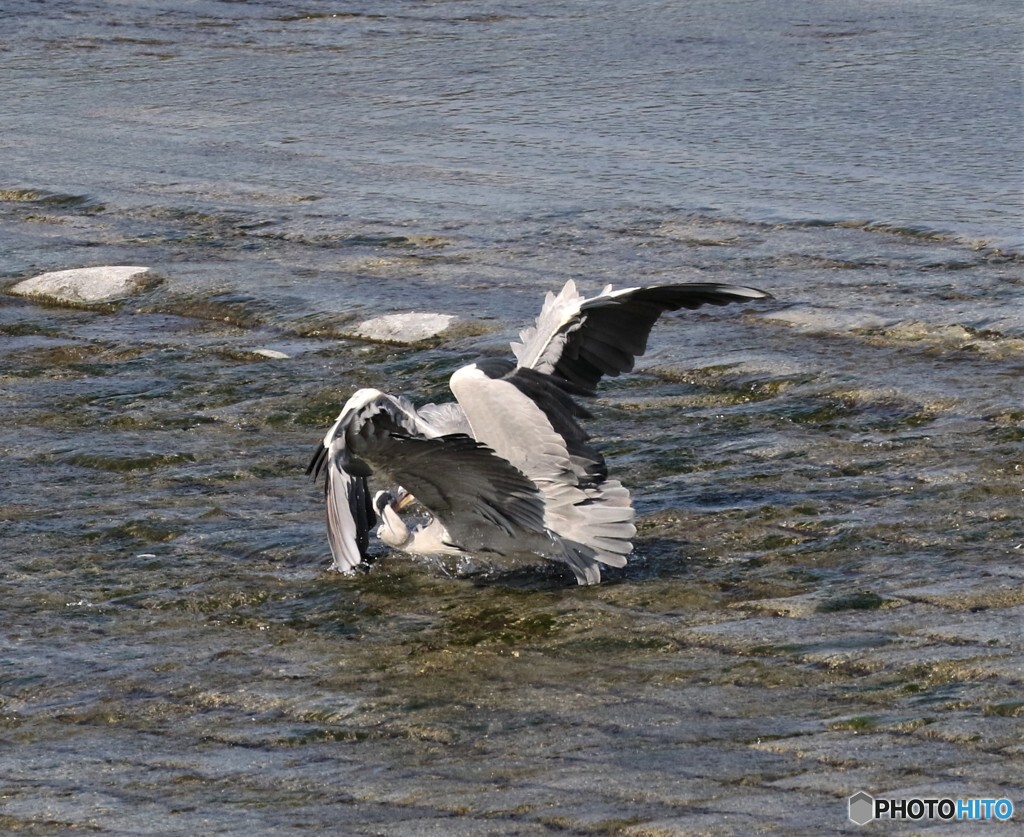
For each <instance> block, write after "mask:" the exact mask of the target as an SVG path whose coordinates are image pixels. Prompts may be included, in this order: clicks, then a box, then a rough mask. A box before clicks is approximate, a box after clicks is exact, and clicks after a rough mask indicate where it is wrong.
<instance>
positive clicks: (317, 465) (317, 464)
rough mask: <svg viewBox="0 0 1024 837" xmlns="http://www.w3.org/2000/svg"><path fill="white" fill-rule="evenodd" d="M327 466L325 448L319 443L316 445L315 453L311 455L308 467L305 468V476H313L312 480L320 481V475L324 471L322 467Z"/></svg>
mask: <svg viewBox="0 0 1024 837" xmlns="http://www.w3.org/2000/svg"><path fill="white" fill-rule="evenodd" d="M326 464H327V448H326V446H325V445H324V444H323V442H321V443H320V444H319V445H317V448H316V451H315V452H314V453H313V458H312V459H311V460H309V465H307V466H306V476H307V477H308V476H309V475H310V474H312V476H313V480H314V481H316V480H318V479H320V474H321V472H322V471H323V469H324V465H326Z"/></svg>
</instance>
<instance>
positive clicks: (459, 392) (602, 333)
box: [308, 281, 770, 584]
mask: <svg viewBox="0 0 1024 837" xmlns="http://www.w3.org/2000/svg"><path fill="white" fill-rule="evenodd" d="M769 298H770V294H767V293H765V292H764V291H759V290H757V289H755V288H744V287H739V286H736V285H723V284H710V283H704V284H680V285H662V286H658V287H650V288H627V289H624V290H618V291H615V290H612V288H611V286H608V287H607V288H605V289H604V290H603V291H602V292H601V293H600V294H598V295H597V296H595V297H591V298H589V299H588V298H585V297H583V296H581V295H580V294H579V293H578V292H577V290H576V285H575V283H574V282H572V281H569V282H567V283H566V284H565V287H564V288H562V290H561V292H560V293H559V294H558V295H557V296H556V295H554V294H551V293H549V294H548V295H547V297H546V299H545V301H544V306H543V308H542V309H541V312H540V316H538V318H537V321H536V323H535V325H534V326H533V327H531V328H528V329H526V330H525V331H523V332H521V333H520V335H519V338H520V341H521V342H518V343H513V344H512V352H513V354H514V356H515V360H514V361H513V360H512V359H508V360H504V359H498V358H488V359H485V360H481V361H478V362H476V363H473V364H469V365H468V366H464V367H462V368H461V369H459V370H457V371H456V372H455V374H454V375H452V377H451V380H450V387H451V391H452V393H453V394H454V396H455V399H456V401H455V402H452V403H447V404H428V405H426V406H423V407H420V408H418V409H417V408H416V407H415V406H414V405H413V404H412V402H411V401H409V400H408V399H407V398H404V397H402V396H393V395H388V394H386V393H383V392H381V391H379V390H375V389H361V390H359V391H358V392H356V393H355V394H354V395H353V396H352V397H351V398H350V399H349V400H348V402H347V403H346V404H345V406H344V408H343V409H342V411H341V415H340V416H338V419H337V421H336V422H335V423H334V425H333V426H332V427H331V429H330V430H329V431H328V432H327V435H326V436H325V437H324V440H323V443H322V444H321V445H320V446H318V448H317V451H316V453H315V455H314V456H313V460H312V462H310V465H309V469H308V472H309V473H313V474H314V476H315V477H316V476H319V475H320V473H321V472H326V477H325V482H326V485H325V491H326V499H327V533H328V540H329V543H330V546H331V552H332V554H333V556H334V563H333V567H334V568H335V569H337V570H340V571H342V572H350V571H352V570H353V569H354V568H355V567H356V566H357V565H359V564H360V563H361V562H362V561H363V559H364V558H365V557H366V555H367V550H368V547H369V537H370V532H371V529H373V527H374V526H375V525H376V523H377V519H378V517H379V519H380V526H379V528H378V529H377V536H378V538H379V539H380V540H381V541H382V542H384V543H385V544H387V545H389V546H392V547H394V548H397V549H400V550H403V551H406V552H410V553H413V554H419V555H439V554H456V555H458V554H473V555H481V556H486V555H488V554H490V555H497V556H502V555H514V554H521V553H533V554H536V555H540V556H543V557H545V558H548V559H552V560H556V561H562V562H564V563H566V564H568V565H569V567H570V569H572V571H573V574H574V575H575V576H576V581H577V582H578V583H579V584H596V583H598V582H599V581H600V580H601V565H602V564H604V565H606V566H611V567H622V566H625V564H626V558H627V556H628V555H629V554H630V552H632V550H633V544H632V538H633V536H634V535H635V534H636V527H635V526H634V523H633V519H634V511H633V506H632V503H631V502H630V496H629V492H628V491H627V490H626V488H625V487H624V486H623V485H622V484H621V483H620V482H619V481H618V480H615V479H610V478H609V477H608V469H607V466H606V464H605V461H604V457H603V456H602V455H601V454H600V453H599V452H598V451H597V450H596V449H595V448H594V447H592V446H591V445H590V443H589V438H590V437H589V435H588V434H587V432H586V431H585V430H584V429H583V428H582V427H581V426H580V423H579V419H582V418H587V417H588V416H589V413H588V412H587V411H586V410H585V409H584V408H583V406H582V405H581V404H580V403H579V402H578V401H577V400H576V397H592V396H594V395H596V393H597V385H598V383H599V382H600V380H601V378H602V377H603V376H604V375H613V376H614V375H620V374H621V373H623V372H629V371H631V370H632V369H633V364H634V361H635V359H636V358H637V357H638V356H640V355H642V354H643V353H644V352H645V351H646V350H647V338H648V335H649V334H650V331H651V328H652V327H653V326H654V323H655V322H656V321H657V320H658V318H659V317H660V316H661V315H662V314H663V313H664V312H666V311H677V310H679V309H681V308H690V309H694V308H699V307H701V306H702V305H706V304H709V305H727V304H729V303H732V302H749V301H753V300H758V299H769ZM378 472H383V473H385V474H387V475H388V476H389V477H390V479H392V480H393V481H394V483H395V484H397V485H398V486H400V488H399V489H398V490H397V491H396V492H387V491H382V492H378V494H377V495H376V496H371V494H370V490H369V485H368V477H370V476H371V475H372V474H374V473H378ZM413 499H415V500H416V501H417V502H418V503H419V504H420V505H422V506H423V507H424V508H425V509H426V510H427V511H428V512H429V513H430V515H431V517H430V520H429V522H428V523H426V524H424V525H420V526H416V527H414V528H412V529H410V528H409V527H408V525H407V524H406V523H405V521H404V520H403V519H402V516H401V514H400V512H401V511H402V510H403V509H404V508H405V506H406V505H407V504H408V503H409V502H411V501H412V500H413Z"/></svg>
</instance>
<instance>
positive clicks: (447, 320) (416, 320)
mask: <svg viewBox="0 0 1024 837" xmlns="http://www.w3.org/2000/svg"><path fill="white" fill-rule="evenodd" d="M454 320H455V317H454V316H453V315H452V314H434V313H431V312H428V311H422V312H421V311H410V312H407V313H404V314H386V315H384V316H383V317H374V318H373V319H370V320H365V321H363V322H361V323H360V324H359V325H357V326H356V327H355V329H354V330H353V332H352V333H353V335H354V336H356V337H362V338H363V339H365V340H381V341H384V342H387V343H416V342H418V341H420V340H426V339H428V338H430V337H436V336H437V335H438V334H440V333H441V332H443V331H444V330H445V329H447V328H448V326H450V325H451V324H452V322H453V321H454Z"/></svg>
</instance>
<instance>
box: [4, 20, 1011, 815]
mask: <svg viewBox="0 0 1024 837" xmlns="http://www.w3.org/2000/svg"><path fill="white" fill-rule="evenodd" d="M1016 11H1017V10H1016V9H1015V8H1014V4H1011V3H1008V2H1007V3H1002V2H990V3H956V4H929V3H918V2H902V0H901V2H893V3H885V4H875V3H868V4H865V3H862V2H861V3H847V2H834V0H833V1H831V2H826V3H821V4H814V5H813V6H810V5H808V4H804V3H774V2H773V3H769V2H754V3H742V4H736V3H717V2H716V3H709V2H694V3H685V4H683V3H668V2H651V3H644V4H629V5H628V6H627V5H626V4H618V3H610V2H609V3H605V2H595V3H585V4H584V3H564V4H539V3H535V2H532V0H520V2H496V1H495V2H485V0H465V2H455V1H454V0H453V1H452V2H398V0H393V2H385V3H375V4H358V3H321V4H301V3H297V2H290V0H281V1H280V2H253V3H244V4H243V3H232V2H220V3H218V2H185V0H164V2H155V0H154V2H139V3H113V2H111V3H103V2H97V0H69V2H60V3H54V4H48V5H46V6H45V7H44V6H42V5H41V4H37V3H31V2H27V0H15V2H12V3H7V4H5V8H4V10H3V11H0V31H2V32H3V35H4V37H3V46H2V47H0V122H2V124H3V125H4V129H3V132H2V133H0V287H2V288H3V289H6V290H9V289H10V288H11V287H12V286H13V285H14V284H15V283H16V282H18V281H20V280H22V279H25V278H27V277H30V276H32V275H35V274H37V273H41V272H43V271H48V270H58V269H64V268H74V267H86V266H92V265H103V264H124V265H145V266H149V267H151V269H152V270H151V273H150V277H151V281H148V282H147V283H146V286H145V287H144V288H143V289H141V290H140V292H139V293H138V294H137V295H135V296H133V297H132V298H130V299H128V300H125V301H123V302H121V303H117V304H110V305H99V306H93V307H72V306H67V305H54V304H48V303H45V302H43V301H39V300H30V299H26V298H24V297H20V296H15V295H13V294H11V293H7V292H6V290H5V292H3V293H0V452H2V455H3V474H2V477H0V559H2V565H0V642H2V653H0V830H2V831H9V832H14V833H28V834H62V833H66V832H69V831H71V830H74V831H75V832H76V833H77V832H79V831H82V832H92V833H101V834H102V833H123V834H147V833H151V834H243V833H244V834H253V833H256V834H292V833H295V834H298V833H327V832H330V833H339V834H408V835H422V834H445V835H453V834H467V835H470V834H503V835H504V834H541V833H548V832H562V833H574V834H575V833H579V834H633V835H662V834H665V835H667V834H750V833H760V832H765V833H785V834H799V833H806V834H820V833H826V832H829V831H837V830H843V829H845V828H850V829H854V828H855V826H853V825H852V824H851V823H850V822H849V821H848V820H847V808H846V798H847V797H848V796H849V795H851V794H852V793H854V792H855V791H858V790H865V791H868V792H869V793H872V794H874V795H885V796H892V797H912V796H950V797H953V798H958V797H994V798H999V797H1005V798H1009V799H1011V800H1013V801H1014V803H1015V804H1016V805H1017V814H1016V819H1017V820H1020V818H1021V817H1022V816H1024V785H1022V782H1021V778H1020V777H1021V775H1022V774H1024V724H1022V720H1021V719H1022V718H1024V701H1022V698H1021V694H1022V685H1024V629H1022V627H1021V625H1022V619H1024V566H1022V563H1021V561H1022V558H1024V493H1022V491H1024V381H1022V373H1024V270H1022V262H1024V258H1022V250H1024V235H1022V207H1021V197H1020V195H1021V166H1022V159H1024V157H1022V133H1021V129H1020V107H1021V101H1020V88H1019V44H1020V39H1021V24H1020V21H1019V14H1016ZM569 278H573V279H576V280H577V282H579V284H580V285H581V287H582V288H583V289H584V290H586V291H590V292H593V291H596V290H598V289H599V288H600V287H601V286H602V285H603V284H605V283H608V282H611V283H614V284H616V285H627V286H628V285H633V284H655V283H664V282H673V281H728V282H736V283H739V284H746V285H753V286H756V287H760V288H764V289H766V290H769V291H771V292H772V293H773V294H774V295H775V300H774V301H772V302H769V303H765V304H758V305H749V306H732V307H728V308H723V309H715V310H707V311H706V310H701V311H697V312H684V313H682V314H680V315H677V316H676V315H672V316H667V317H665V318H664V319H663V321H662V322H660V323H659V324H658V325H657V326H656V328H655V330H654V332H653V334H652V338H651V345H650V350H649V352H648V354H647V355H646V356H645V358H644V359H643V360H642V361H641V362H640V364H639V367H638V371H637V372H636V373H635V374H633V375H630V376H623V377H622V378H620V379H614V380H609V381H606V382H605V385H604V386H603V388H602V391H601V394H600V397H599V398H598V399H597V401H596V403H595V404H594V405H593V412H594V414H595V416H594V418H593V420H591V421H590V422H589V423H588V429H589V430H590V431H591V432H592V434H593V436H594V438H595V440H596V441H597V442H598V444H599V446H600V447H601V449H602V450H603V451H604V452H605V454H606V456H607V458H608V461H609V464H610V467H611V469H612V470H613V472H614V473H615V475H616V476H617V477H619V478H620V479H622V481H623V482H624V483H626V484H627V485H628V486H629V487H630V488H631V489H632V490H633V491H634V493H635V503H636V506H637V510H638V515H639V530H640V531H639V534H638V537H637V548H636V552H635V554H634V556H633V557H632V558H631V561H630V563H629V566H628V567H626V568H625V569H624V570H612V571H608V572H606V573H605V577H606V580H605V583H603V584H602V585H600V586H598V587H594V588H586V589H584V588H577V587H576V586H575V585H574V584H573V583H572V578H571V574H570V573H569V572H568V571H567V570H565V569H564V568H562V567H559V566H556V565H538V566H535V567H515V568H510V567H501V566H495V565H493V564H486V563H483V562H481V563H475V562H462V563H454V564H453V563H444V562H416V561H413V560H410V559H408V558H405V557H402V556H398V555H389V554H387V553H386V552H385V551H384V550H383V549H378V548H376V547H375V552H377V553H378V559H377V560H376V562H375V563H374V564H373V566H372V567H371V568H370V569H369V570H368V571H367V572H364V573H360V574H358V575H357V576H355V577H351V578H348V577H342V576H339V575H337V574H334V573H331V572H328V571H327V566H328V564H329V554H328V549H327V543H326V538H325V533H324V523H323V510H322V489H320V488H319V487H318V486H316V485H314V484H313V483H312V482H310V481H309V480H308V479H307V478H306V477H305V476H304V474H303V471H304V468H305V466H306V464H307V462H308V460H309V457H310V455H311V453H312V449H313V446H314V445H315V444H316V443H317V442H318V440H319V439H320V438H321V436H322V434H323V432H324V430H325V429H326V428H327V427H328V426H329V424H330V422H331V421H332V420H333V418H334V417H335V415H336V414H337V412H338V410H339V408H340V405H341V404H342V403H343V402H344V400H345V399H346V398H347V397H348V395H349V394H350V393H351V392H352V391H353V390H354V389H355V388H357V387H360V386H379V387H381V388H382V389H387V390H391V391H398V392H405V393H407V394H409V395H410V396H412V397H413V398H414V399H416V400H418V401H426V400H431V399H436V398H438V397H442V396H443V395H444V393H445V391H446V384H447V379H448V376H449V375H450V374H451V372H452V371H453V370H454V369H456V368H457V367H458V366H459V365H460V364H461V363H464V362H467V361H470V360H472V359H474V358H475V357H477V356H479V355H480V354H493V353H499V352H507V350H508V348H507V347H508V342H509V341H510V340H511V339H514V338H515V335H516V333H517V332H518V330H519V329H520V328H522V327H523V326H525V325H526V324H528V322H529V321H530V319H531V318H532V317H533V316H535V314H536V312H537V310H538V308H539V305H540V303H541V301H542V298H543V295H544V293H545V292H547V291H549V290H557V289H558V288H559V287H560V286H561V285H562V284H563V283H564V282H565V281H566V279H569ZM402 312H431V313H438V314H445V315H452V316H453V317H454V318H455V319H454V320H453V324H452V326H451V327H450V328H449V330H448V331H447V332H445V333H444V334H442V335H440V336H437V337H433V338H429V339H427V340H424V341H419V342H410V341H398V342H394V343H383V342H374V341H371V340H366V339H360V338H357V337H355V336H354V335H355V334H356V332H357V331H358V330H359V328H360V324H361V323H363V322H364V321H366V320H367V319H370V318H372V317H376V316H379V315H381V314H388V313H402ZM914 828H915V832H914V833H923V832H932V831H934V833H951V832H950V831H949V825H947V824H944V823H941V822H936V823H931V824H930V823H927V822H925V823H919V824H917V825H916V826H914Z"/></svg>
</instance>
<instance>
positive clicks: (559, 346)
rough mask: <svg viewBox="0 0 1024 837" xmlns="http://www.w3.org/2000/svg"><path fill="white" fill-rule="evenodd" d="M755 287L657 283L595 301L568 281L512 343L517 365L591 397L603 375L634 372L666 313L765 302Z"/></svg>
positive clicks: (766, 296)
mask: <svg viewBox="0 0 1024 837" xmlns="http://www.w3.org/2000/svg"><path fill="white" fill-rule="evenodd" d="M770 298H771V294H768V293H766V292H765V291H761V290H758V289H756V288H746V287H741V286H738V285H724V284H718V283H692V284H680V285H660V286H656V287H651V288H626V289H623V290H619V291H613V290H612V289H611V286H609V287H607V288H606V289H605V290H604V291H602V292H601V293H600V294H598V295H597V296H596V297H592V298H590V299H586V298H584V297H583V296H581V295H580V294H579V293H578V292H577V290H576V285H575V283H574V282H572V281H571V280H570V281H569V282H566V284H565V287H564V288H562V291H561V292H560V293H559V294H558V296H554V295H552V294H548V296H547V298H546V299H545V301H544V307H543V308H542V309H541V313H540V316H538V317H537V322H536V324H535V325H534V326H533V327H532V328H529V329H526V330H525V331H523V332H521V333H520V335H519V337H520V340H521V341H522V342H521V343H513V344H512V351H513V352H514V353H515V356H516V359H517V360H518V362H519V366H521V367H525V368H529V369H535V370H537V371H539V372H545V373H547V374H550V375H555V376H558V377H560V378H563V379H564V380H566V381H568V382H569V383H571V384H572V385H573V386H574V387H576V388H578V390H579V392H580V394H587V395H594V394H595V392H596V390H597V384H598V382H599V381H600V380H601V378H602V377H603V376H604V375H613V376H615V375H619V374H621V373H623V372H629V371H631V370H632V369H633V364H634V362H635V360H636V358H637V357H639V356H640V355H642V354H643V353H644V352H645V351H647V338H648V335H649V334H650V332H651V328H652V327H653V326H654V324H655V323H656V322H657V321H658V318H659V317H660V316H661V315H662V314H663V313H665V312H666V311H678V310H679V309H680V308H689V309H694V308H700V307H701V306H702V305H728V304H729V303H732V302H749V301H751V300H755V299H770Z"/></svg>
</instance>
